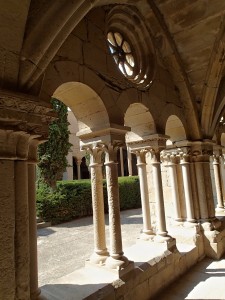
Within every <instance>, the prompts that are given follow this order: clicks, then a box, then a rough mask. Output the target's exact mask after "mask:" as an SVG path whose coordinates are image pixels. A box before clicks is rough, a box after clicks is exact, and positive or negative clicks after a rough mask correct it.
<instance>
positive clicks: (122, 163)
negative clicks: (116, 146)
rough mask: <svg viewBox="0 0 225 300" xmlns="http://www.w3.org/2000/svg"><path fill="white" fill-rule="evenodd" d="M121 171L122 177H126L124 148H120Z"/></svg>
mask: <svg viewBox="0 0 225 300" xmlns="http://www.w3.org/2000/svg"><path fill="white" fill-rule="evenodd" d="M120 169H121V176H122V177H124V161H123V147H120Z"/></svg>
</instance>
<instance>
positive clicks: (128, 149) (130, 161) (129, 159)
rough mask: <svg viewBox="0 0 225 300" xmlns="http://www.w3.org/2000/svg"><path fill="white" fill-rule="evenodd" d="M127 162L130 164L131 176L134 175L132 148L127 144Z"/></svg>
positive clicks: (129, 171)
mask: <svg viewBox="0 0 225 300" xmlns="http://www.w3.org/2000/svg"><path fill="white" fill-rule="evenodd" d="M127 164H128V173H129V176H133V170H132V155H131V152H130V148H129V147H128V146H127Z"/></svg>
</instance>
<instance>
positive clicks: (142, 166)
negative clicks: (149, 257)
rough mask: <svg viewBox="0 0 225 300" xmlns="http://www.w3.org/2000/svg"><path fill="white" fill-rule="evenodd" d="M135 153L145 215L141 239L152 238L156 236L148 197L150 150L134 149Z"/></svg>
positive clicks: (143, 213) (143, 214)
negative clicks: (147, 157) (147, 158)
mask: <svg viewBox="0 0 225 300" xmlns="http://www.w3.org/2000/svg"><path fill="white" fill-rule="evenodd" d="M132 152H133V153H135V154H136V157H137V168H138V176H139V183H140V194H141V206H142V216H143V229H142V234H141V239H144V240H152V239H153V238H154V237H155V233H154V232H153V229H152V224H151V212H150V204H149V197H148V181H147V170H146V165H147V164H146V157H145V156H146V153H147V152H148V150H146V149H145V148H143V149H136V150H135V149H134V150H132Z"/></svg>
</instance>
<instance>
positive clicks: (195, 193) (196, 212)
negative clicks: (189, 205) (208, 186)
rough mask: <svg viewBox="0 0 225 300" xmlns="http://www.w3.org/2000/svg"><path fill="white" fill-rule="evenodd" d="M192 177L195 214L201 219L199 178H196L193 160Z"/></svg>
mask: <svg viewBox="0 0 225 300" xmlns="http://www.w3.org/2000/svg"><path fill="white" fill-rule="evenodd" d="M190 177H191V187H192V199H193V205H194V215H195V219H196V220H199V219H200V208H199V203H198V189H197V179H196V173H195V166H194V162H193V161H191V163H190Z"/></svg>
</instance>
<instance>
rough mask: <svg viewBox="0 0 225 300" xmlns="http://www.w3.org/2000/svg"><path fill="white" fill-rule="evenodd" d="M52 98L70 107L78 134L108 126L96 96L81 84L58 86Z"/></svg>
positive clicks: (107, 118) (99, 100) (105, 115)
mask: <svg viewBox="0 0 225 300" xmlns="http://www.w3.org/2000/svg"><path fill="white" fill-rule="evenodd" d="M53 97H54V98H56V99H58V100H60V101H62V102H63V103H64V104H66V105H67V106H69V107H70V109H71V111H72V112H73V113H74V115H75V117H76V119H77V122H78V129H79V133H80V134H82V133H90V132H94V131H96V130H100V129H102V128H105V127H108V126H109V117H108V113H107V111H106V108H105V106H104V104H103V101H102V99H101V98H100V97H99V96H98V94H97V93H96V92H95V91H94V90H93V89H92V88H90V87H89V86H88V85H85V84H83V83H81V82H67V83H64V84H62V85H60V86H59V87H58V88H57V89H56V90H55V92H54V93H53Z"/></svg>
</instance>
